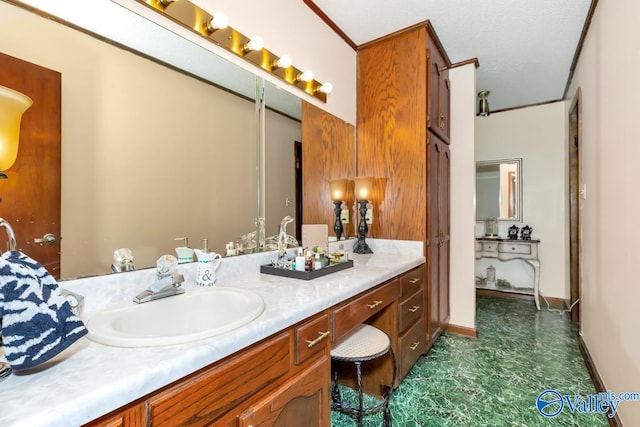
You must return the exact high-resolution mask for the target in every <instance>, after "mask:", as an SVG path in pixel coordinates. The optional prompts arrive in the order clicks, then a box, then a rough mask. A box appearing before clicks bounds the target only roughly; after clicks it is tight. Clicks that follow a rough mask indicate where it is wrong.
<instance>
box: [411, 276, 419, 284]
mask: <svg viewBox="0 0 640 427" xmlns="http://www.w3.org/2000/svg"><path fill="white" fill-rule="evenodd" d="M419 281H420V278H419V277H415V278H413V279H411V280H409V283H418V282H419Z"/></svg>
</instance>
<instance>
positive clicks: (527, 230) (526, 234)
mask: <svg viewBox="0 0 640 427" xmlns="http://www.w3.org/2000/svg"><path fill="white" fill-rule="evenodd" d="M531 232H533V228H531V227H529V226H528V225H525V226H524V227H522V230H521V231H520V237H521V238H522V240H531Z"/></svg>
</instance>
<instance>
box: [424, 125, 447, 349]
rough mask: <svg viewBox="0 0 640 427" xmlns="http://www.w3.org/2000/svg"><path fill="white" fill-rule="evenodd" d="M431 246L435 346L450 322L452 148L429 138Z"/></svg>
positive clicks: (430, 312)
mask: <svg viewBox="0 0 640 427" xmlns="http://www.w3.org/2000/svg"><path fill="white" fill-rule="evenodd" d="M427 141H428V154H427V158H428V165H429V174H428V183H427V188H428V203H429V211H428V214H427V224H428V235H429V246H428V248H427V269H428V273H427V277H428V283H427V295H426V297H427V299H426V303H425V305H426V307H427V313H426V315H425V319H426V321H427V336H428V338H429V340H430V343H431V344H432V343H433V341H435V339H437V337H438V335H439V334H440V333H441V332H442V331H443V329H444V327H445V326H446V323H447V322H448V319H449V239H450V237H449V236H450V234H449V229H450V226H449V203H450V196H449V166H450V152H449V146H448V145H447V144H445V143H444V142H443V141H442V140H441V139H440V138H438V137H437V136H436V135H435V134H433V133H429V135H428V140H427Z"/></svg>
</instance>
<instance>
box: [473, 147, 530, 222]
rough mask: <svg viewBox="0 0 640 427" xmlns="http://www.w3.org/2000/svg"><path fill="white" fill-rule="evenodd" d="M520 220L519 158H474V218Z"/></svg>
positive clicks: (520, 169) (520, 175) (520, 187)
mask: <svg viewBox="0 0 640 427" xmlns="http://www.w3.org/2000/svg"><path fill="white" fill-rule="evenodd" d="M486 218H497V219H498V220H503V221H521V220H522V159H503V160H490V161H482V162H476V220H478V221H480V220H484V219H486Z"/></svg>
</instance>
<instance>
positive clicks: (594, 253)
mask: <svg viewBox="0 0 640 427" xmlns="http://www.w3.org/2000/svg"><path fill="white" fill-rule="evenodd" d="M639 19H640V2H638V1H637V0H616V1H611V0H604V1H600V2H599V3H598V7H597V8H596V12H595V15H594V17H593V21H592V23H591V27H590V29H589V33H588V35H587V38H586V40H585V43H584V48H583V51H582V53H581V55H580V60H579V62H578V64H577V67H576V71H575V74H574V77H573V80H572V82H571V86H570V89H569V92H568V94H569V96H574V95H575V94H576V91H577V89H578V88H580V89H581V91H582V179H581V182H582V183H584V184H585V185H586V188H587V198H586V200H584V201H582V206H581V208H582V295H581V307H582V313H581V314H582V336H583V338H584V341H585V343H586V345H587V347H588V349H589V352H590V354H591V356H592V358H593V361H594V363H595V365H596V367H597V369H598V371H599V372H600V375H601V376H602V379H603V381H604V384H605V386H606V388H607V389H609V390H611V391H613V392H616V393H620V392H626V391H639V389H640V357H639V356H638V355H639V354H640V341H639V340H638V324H640V310H639V309H638V307H639V306H638V303H639V301H640V286H638V270H637V269H636V268H637V266H638V253H639V251H638V242H639V241H640V228H639V227H638V212H640V199H639V198H638V194H639V193H638V189H637V187H638V183H640V167H639V166H638V159H640V144H639V143H638V116H639V115H640V105H639V104H638V99H640V80H639V79H638V70H640V27H639V26H638V20H639ZM619 415H620V418H621V421H622V422H623V424H624V425H629V426H630V425H637V423H638V420H640V402H623V403H621V405H620V409H619Z"/></svg>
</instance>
